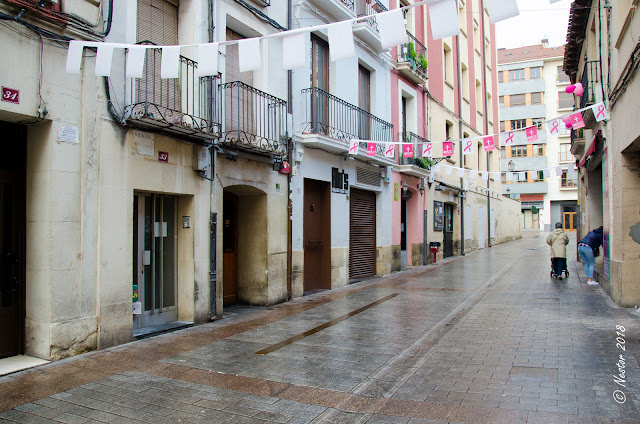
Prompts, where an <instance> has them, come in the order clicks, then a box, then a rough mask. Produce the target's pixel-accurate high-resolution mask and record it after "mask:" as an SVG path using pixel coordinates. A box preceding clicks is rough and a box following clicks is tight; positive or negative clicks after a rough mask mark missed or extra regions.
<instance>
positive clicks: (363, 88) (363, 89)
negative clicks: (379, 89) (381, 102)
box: [358, 65, 371, 140]
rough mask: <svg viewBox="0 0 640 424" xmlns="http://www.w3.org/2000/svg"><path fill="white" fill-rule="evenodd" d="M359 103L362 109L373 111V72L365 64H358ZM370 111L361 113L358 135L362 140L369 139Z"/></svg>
mask: <svg viewBox="0 0 640 424" xmlns="http://www.w3.org/2000/svg"><path fill="white" fill-rule="evenodd" d="M358 103H359V106H360V109H362V110H364V111H366V112H369V113H370V112H371V72H369V70H368V69H366V68H365V67H363V66H361V65H360V66H358ZM369 113H361V114H360V127H359V129H358V137H359V138H360V139H361V140H369V139H370V138H371V137H370V132H371V122H370V116H369Z"/></svg>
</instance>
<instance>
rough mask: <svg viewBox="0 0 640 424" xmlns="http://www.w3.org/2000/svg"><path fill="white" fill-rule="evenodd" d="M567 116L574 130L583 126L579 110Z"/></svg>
mask: <svg viewBox="0 0 640 424" xmlns="http://www.w3.org/2000/svg"><path fill="white" fill-rule="evenodd" d="M569 118H570V119H571V126H573V129H574V130H577V129H578V128H582V127H584V120H583V119H582V113H581V112H577V113H574V114H572V115H570V116H569Z"/></svg>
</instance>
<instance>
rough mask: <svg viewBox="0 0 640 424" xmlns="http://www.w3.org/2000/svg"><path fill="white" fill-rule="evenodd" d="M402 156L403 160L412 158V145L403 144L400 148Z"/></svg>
mask: <svg viewBox="0 0 640 424" xmlns="http://www.w3.org/2000/svg"><path fill="white" fill-rule="evenodd" d="M402 155H403V157H405V158H412V157H413V144H405V145H404V146H403V147H402Z"/></svg>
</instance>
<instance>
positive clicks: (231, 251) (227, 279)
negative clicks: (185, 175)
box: [222, 191, 238, 305]
mask: <svg viewBox="0 0 640 424" xmlns="http://www.w3.org/2000/svg"><path fill="white" fill-rule="evenodd" d="M223 201H224V205H223V207H222V210H223V222H222V246H223V253H222V298H223V301H224V305H233V304H235V303H236V302H237V301H238V196H236V195H235V194H233V193H230V192H228V191H225V192H224V197H223Z"/></svg>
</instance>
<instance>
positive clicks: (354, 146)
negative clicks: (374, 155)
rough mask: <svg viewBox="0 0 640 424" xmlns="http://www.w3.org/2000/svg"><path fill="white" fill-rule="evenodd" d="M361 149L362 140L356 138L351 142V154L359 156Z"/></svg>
mask: <svg viewBox="0 0 640 424" xmlns="http://www.w3.org/2000/svg"><path fill="white" fill-rule="evenodd" d="M359 148H360V140H358V139H356V138H354V139H352V140H351V144H349V154H350V155H357V154H358V149H359Z"/></svg>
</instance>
